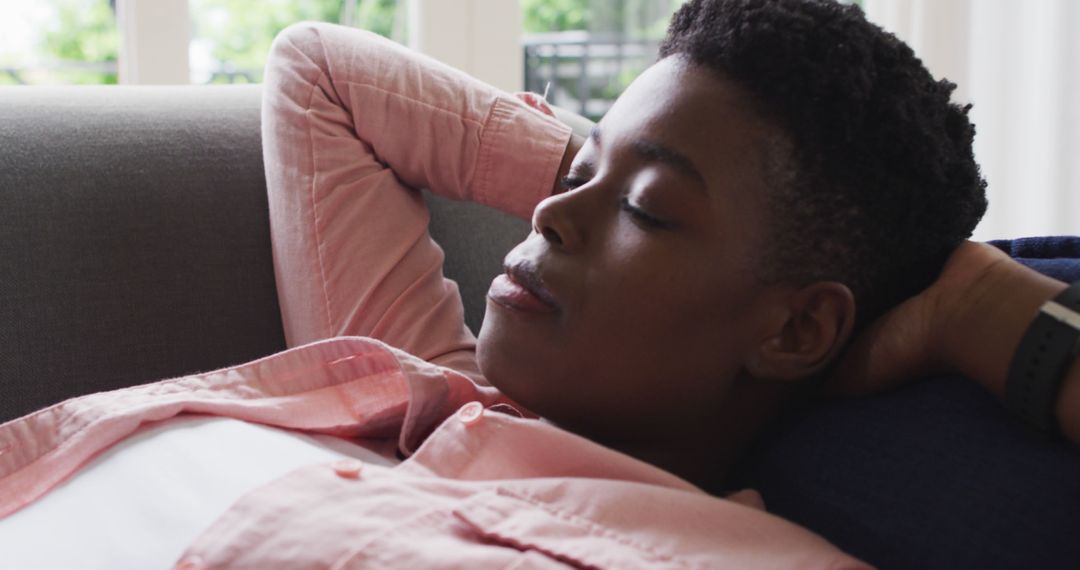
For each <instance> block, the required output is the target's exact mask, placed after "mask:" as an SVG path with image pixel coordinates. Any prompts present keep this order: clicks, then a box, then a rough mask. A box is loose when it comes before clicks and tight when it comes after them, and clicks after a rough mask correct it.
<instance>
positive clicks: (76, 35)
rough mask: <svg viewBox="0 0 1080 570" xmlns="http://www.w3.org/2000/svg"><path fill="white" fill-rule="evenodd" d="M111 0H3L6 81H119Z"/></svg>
mask: <svg viewBox="0 0 1080 570" xmlns="http://www.w3.org/2000/svg"><path fill="white" fill-rule="evenodd" d="M119 49H120V34H119V31H118V30H117V25H116V9H115V2H114V1H110V0H40V1H35V2H20V1H18V0H0V85H48V84H57V83H116V81H117V65H116V61H117V54H118V53H119Z"/></svg>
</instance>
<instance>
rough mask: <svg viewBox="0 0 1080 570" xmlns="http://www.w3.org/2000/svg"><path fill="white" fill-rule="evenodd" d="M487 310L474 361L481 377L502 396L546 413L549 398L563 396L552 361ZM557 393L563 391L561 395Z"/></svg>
mask: <svg viewBox="0 0 1080 570" xmlns="http://www.w3.org/2000/svg"><path fill="white" fill-rule="evenodd" d="M498 321H499V319H498V317H494V318H493V317H492V316H491V312H490V311H489V312H488V314H487V315H485V317H484V324H483V325H482V326H481V327H480V334H479V335H478V336H477V340H476V362H477V364H478V365H479V367H480V372H481V373H482V374H483V375H484V378H485V379H486V380H487V381H488V382H489V383H490V384H491V385H492V386H494V387H495V388H496V389H497V390H499V392H502V394H503V395H504V396H506V397H507V398H509V399H511V400H513V401H514V402H515V403H517V404H519V405H520V406H521V407H523V408H525V409H526V410H528V411H529V412H531V413H533V414H534V415H539V416H545V417H546V414H545V413H544V411H545V410H548V409H550V404H551V402H552V401H555V402H557V401H558V400H559V399H565V391H563V390H560V389H559V388H558V383H557V382H552V380H553V379H554V378H557V377H558V376H557V375H556V373H555V371H554V370H551V369H550V368H551V364H552V363H553V362H554V361H553V360H552V359H551V358H550V357H549V356H546V355H545V353H546V352H548V351H544V350H538V348H539V347H538V346H537V345H536V344H535V343H534V342H532V339H528V338H521V337H520V336H519V335H515V334H513V331H508V330H505V329H504V327H502V326H500V323H499V322H498ZM560 394H562V395H561V396H560Z"/></svg>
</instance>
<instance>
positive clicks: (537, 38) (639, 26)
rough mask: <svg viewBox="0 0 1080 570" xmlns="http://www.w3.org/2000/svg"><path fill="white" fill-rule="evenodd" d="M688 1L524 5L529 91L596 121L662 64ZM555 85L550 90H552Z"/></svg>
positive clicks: (571, 0)
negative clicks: (668, 34)
mask: <svg viewBox="0 0 1080 570" xmlns="http://www.w3.org/2000/svg"><path fill="white" fill-rule="evenodd" d="M682 3H683V0H522V6H521V8H522V19H523V30H524V35H523V37H522V47H523V51H524V54H523V55H524V58H525V89H526V90H527V91H533V92H536V93H544V92H545V89H547V92H548V101H549V102H551V103H553V104H556V105H559V106H561V107H564V108H567V109H570V110H572V111H575V112H577V113H579V114H581V115H584V116H586V117H589V118H590V119H593V120H599V118H600V117H602V116H603V115H604V113H606V112H607V110H608V108H609V107H611V104H612V103H613V102H614V101H615V98H616V97H617V96H618V95H619V94H620V93H622V91H623V90H624V89H626V86H627V85H629V84H630V82H631V81H633V79H634V78H635V77H637V75H638V74H639V73H641V72H642V71H643V70H644V69H645V68H646V67H648V66H649V65H650V64H652V63H653V62H654V61H655V60H656V55H657V50H658V48H659V44H660V40H661V39H662V38H663V36H664V32H665V31H666V30H667V25H668V21H669V20H670V19H671V15H672V14H673V13H674V11H675V10H676V9H677V8H678V7H679V6H680V5H681V4H682ZM549 84H550V86H549Z"/></svg>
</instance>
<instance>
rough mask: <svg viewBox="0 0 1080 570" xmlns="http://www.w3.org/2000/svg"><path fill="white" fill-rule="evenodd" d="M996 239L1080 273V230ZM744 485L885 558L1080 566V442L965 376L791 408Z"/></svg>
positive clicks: (1039, 262) (1051, 270) (847, 546)
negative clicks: (1065, 439)
mask: <svg viewBox="0 0 1080 570" xmlns="http://www.w3.org/2000/svg"><path fill="white" fill-rule="evenodd" d="M992 243H993V244H994V245H995V246H997V247H999V248H1000V249H1002V250H1003V251H1005V252H1007V253H1009V254H1010V255H1012V256H1013V257H1015V258H1017V259H1018V260H1020V261H1021V262H1022V263H1024V264H1026V265H1028V266H1030V267H1032V268H1034V269H1036V270H1038V271H1040V272H1043V273H1045V274H1047V275H1051V276H1053V277H1055V278H1058V279H1061V280H1064V281H1070V282H1071V281H1076V280H1078V279H1080V237H1054V238H1028V239H1019V240H1012V241H998V242H992ZM737 482H738V483H739V484H741V485H747V486H753V487H755V488H757V489H758V490H760V491H761V492H762V494H763V496H764V497H765V502H766V504H767V505H768V507H769V510H770V511H772V512H773V513H776V514H778V515H780V516H783V517H785V518H788V519H791V520H793V521H795V522H797V523H799V524H801V525H804V526H806V527H808V528H811V529H813V530H815V531H816V532H818V533H819V534H821V535H822V536H824V537H825V538H827V539H829V540H830V541H832V542H833V543H834V544H836V545H837V546H839V547H840V548H842V549H843V550H845V551H847V552H849V553H851V554H852V555H855V556H858V557H859V558H862V559H863V560H865V561H867V562H870V563H871V564H874V565H876V566H879V567H881V568H1077V567H1078V566H1080V536H1077V534H1076V533H1077V530H1080V452H1078V449H1077V448H1076V447H1075V446H1072V445H1071V444H1068V443H1062V442H1048V441H1045V440H1043V439H1041V438H1040V437H1038V436H1036V435H1035V434H1032V433H1030V432H1028V431H1027V429H1026V428H1025V427H1023V426H1022V425H1020V424H1019V422H1017V421H1016V420H1015V419H1013V418H1012V417H1011V416H1009V414H1008V413H1007V412H1006V411H1005V410H1004V409H1003V407H1002V406H1001V405H1000V404H999V403H998V402H997V400H996V399H995V398H994V397H993V396H991V395H990V394H989V393H987V392H986V391H985V390H983V389H982V388H981V387H979V386H978V385H977V384H975V383H974V382H971V381H969V380H966V379H964V378H957V377H946V378H928V379H923V380H920V381H916V382H912V383H909V384H906V385H904V386H903V387H901V388H899V389H896V390H894V391H891V392H888V393H885V394H878V395H874V396H871V397H866V398H859V399H856V400H844V401H833V402H829V403H826V404H825V405H822V406H818V407H815V408H813V409H811V410H810V411H808V412H805V413H802V414H799V415H797V416H795V417H792V418H790V420H789V421H787V422H785V423H784V424H783V425H781V426H777V428H776V429H775V430H774V431H773V432H772V433H770V434H767V435H766V437H765V438H764V439H763V441H762V442H761V443H760V445H758V446H757V447H756V448H755V450H754V451H753V452H752V453H751V455H750V457H749V458H748V460H747V461H746V462H744V465H743V466H742V471H741V473H739V475H738V481H737Z"/></svg>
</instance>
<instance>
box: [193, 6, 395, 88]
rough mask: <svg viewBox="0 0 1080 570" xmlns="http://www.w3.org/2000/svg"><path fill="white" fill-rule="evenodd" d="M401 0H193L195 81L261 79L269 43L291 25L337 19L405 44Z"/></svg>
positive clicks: (230, 81)
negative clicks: (399, 3) (399, 2)
mask: <svg viewBox="0 0 1080 570" xmlns="http://www.w3.org/2000/svg"><path fill="white" fill-rule="evenodd" d="M397 4H398V2H397V0H262V1H259V2H255V1H253V0H189V10H190V13H191V21H192V30H191V32H192V39H191V47H190V51H189V57H190V60H189V61H190V66H191V82H192V83H257V82H260V81H262V74H263V66H264V65H265V63H266V55H267V53H268V52H269V50H270V43H271V42H272V41H273V39H274V36H276V35H277V33H278V32H279V31H281V30H282V29H284V28H285V27H286V26H288V25H289V24H292V23H294V22H299V21H303V20H318V21H323V22H335V23H341V24H345V25H349V26H355V27H359V28H364V29H368V30H371V31H374V32H376V33H379V34H382V35H384V36H386V37H389V38H393V39H396V40H398V41H401V42H404V40H405V39H406V38H405V18H404V17H403V16H404V10H400V11H399V10H398V9H397Z"/></svg>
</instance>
